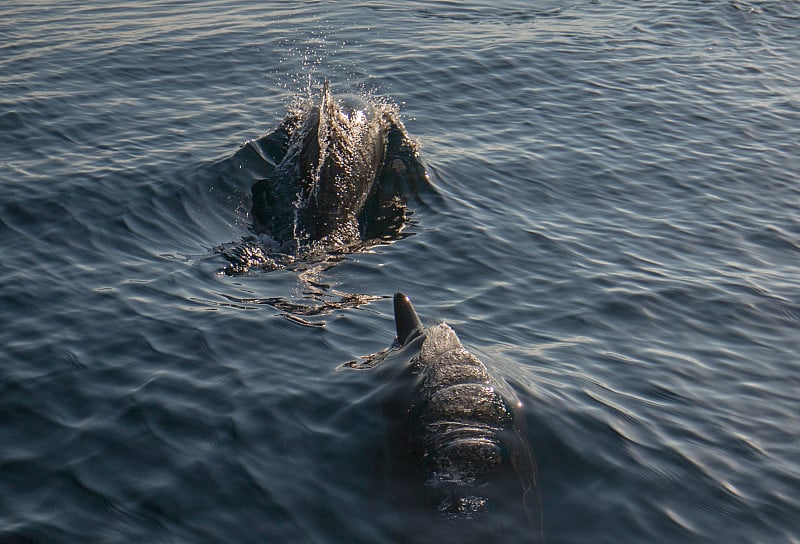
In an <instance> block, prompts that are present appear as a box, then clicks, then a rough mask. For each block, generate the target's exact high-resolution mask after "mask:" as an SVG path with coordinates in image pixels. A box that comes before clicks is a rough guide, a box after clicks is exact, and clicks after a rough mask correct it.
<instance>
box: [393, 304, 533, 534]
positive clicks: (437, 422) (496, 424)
mask: <svg viewBox="0 0 800 544" xmlns="http://www.w3.org/2000/svg"><path fill="white" fill-rule="evenodd" d="M394 316H395V325H396V329H397V340H396V342H397V348H398V349H399V350H411V351H412V352H413V353H414V355H413V357H412V358H411V359H410V361H411V365H412V368H413V374H414V375H415V377H416V379H415V382H416V384H415V392H414V394H413V395H411V396H410V399H411V400H410V406H408V407H407V408H406V409H405V410H404V412H405V416H403V417H404V418H405V419H406V422H405V423H404V425H403V426H404V427H405V429H407V433H408V435H410V436H411V437H412V438H411V444H410V451H411V452H412V455H413V456H414V457H415V458H416V459H417V461H416V463H415V464H417V465H418V466H420V467H421V468H422V477H423V478H424V480H425V486H426V487H427V488H428V489H429V490H430V491H432V493H433V495H434V502H435V503H436V505H437V506H436V508H437V510H438V511H439V512H440V513H441V514H442V515H444V516H445V517H447V518H464V517H466V518H472V517H477V516H479V515H481V514H482V513H484V512H485V511H487V510H489V509H491V508H493V503H494V502H496V500H497V498H498V496H501V495H505V494H508V493H509V490H510V489H511V490H514V489H516V491H517V492H519V493H520V494H519V495H517V498H516V503H517V505H519V506H522V509H523V511H524V514H525V516H526V517H527V520H528V524H529V525H530V526H533V525H534V524H535V522H534V521H533V520H532V519H531V516H530V513H529V511H528V508H527V501H528V497H529V493H530V492H531V491H533V488H534V483H535V467H534V464H533V459H532V456H531V453H530V449H529V446H528V443H527V439H526V433H525V429H524V422H523V421H522V417H521V412H520V410H519V408H520V403H519V402H518V401H517V402H515V401H512V400H509V398H508V397H507V396H503V395H502V394H501V393H500V389H501V388H500V385H499V383H498V382H497V381H496V380H494V379H493V378H492V376H491V375H490V374H489V372H488V370H487V369H486V366H484V364H483V363H482V362H481V361H480V360H479V359H478V358H477V357H475V356H474V355H473V354H471V353H470V352H468V351H467V350H466V349H465V348H464V347H463V346H462V344H461V342H460V340H459V339H458V337H457V336H456V334H455V332H454V331H453V329H451V328H450V327H449V326H448V325H446V324H444V323H442V324H439V325H436V326H434V327H430V328H425V327H423V325H422V323H421V321H420V319H419V316H418V315H417V313H416V311H415V310H414V307H413V306H412V305H411V301H410V300H409V299H408V297H407V296H405V295H404V294H402V293H397V294H395V296H394ZM501 482H503V483H501ZM511 493H512V494H515V493H514V492H513V491H511ZM503 499H504V500H505V501H506V502H507V501H508V500H509V498H508V497H503Z"/></svg>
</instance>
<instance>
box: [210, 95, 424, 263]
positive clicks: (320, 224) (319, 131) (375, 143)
mask: <svg viewBox="0 0 800 544" xmlns="http://www.w3.org/2000/svg"><path fill="white" fill-rule="evenodd" d="M231 162H232V167H234V168H239V169H241V170H244V171H245V172H249V173H252V175H253V177H254V183H253V185H252V189H251V193H252V205H251V216H252V229H253V231H254V232H255V233H256V234H257V235H259V237H258V238H257V240H258V241H257V243H256V244H255V247H254V244H252V243H250V244H244V245H242V244H234V245H231V246H229V247H227V248H223V251H222V252H223V253H224V254H225V255H226V257H228V259H229V260H231V262H232V271H233V272H234V273H235V272H242V271H246V270H247V269H248V268H249V267H250V265H251V264H252V263H251V262H249V261H250V260H253V259H254V256H255V257H258V256H259V255H265V254H289V255H291V256H293V257H300V258H303V256H305V255H308V254H318V253H320V252H325V251H342V250H345V251H347V250H348V248H353V247H357V246H358V244H361V243H368V242H370V241H374V240H379V241H380V240H393V239H397V238H399V237H401V235H400V231H401V230H402V228H403V226H404V223H405V221H406V218H407V211H406V203H407V199H408V197H409V196H413V195H415V194H416V193H417V192H418V191H419V190H420V188H421V187H422V186H424V185H426V184H427V174H426V172H425V168H424V166H423V165H422V163H421V162H420V159H419V154H418V151H417V146H416V144H415V143H414V142H413V141H411V139H410V138H409V137H408V134H407V133H406V131H405V127H404V126H403V124H402V122H401V121H400V118H399V115H398V112H397V109H396V107H394V106H391V105H388V104H385V103H379V102H377V101H374V100H369V99H367V98H365V97H361V96H356V95H343V96H335V95H333V94H332V93H331V91H330V88H329V85H328V82H327V81H326V82H325V84H324V86H323V89H322V91H321V93H320V96H319V99H318V100H317V101H313V102H312V101H308V102H306V103H303V104H301V105H300V106H298V107H297V108H294V109H292V110H291V111H290V112H289V113H288V114H287V115H286V117H285V118H284V119H283V121H282V122H281V123H280V125H279V126H278V127H277V128H276V129H275V130H274V131H272V132H270V133H269V134H266V135H265V136H263V137H261V138H259V139H257V140H251V141H248V142H246V143H245V144H244V146H243V147H242V148H241V149H240V150H239V151H238V152H237V153H236V155H235V156H234V157H233V158H232V159H231ZM252 241H253V240H250V242H252ZM256 260H257V259H256Z"/></svg>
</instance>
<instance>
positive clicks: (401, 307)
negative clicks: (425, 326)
mask: <svg viewBox="0 0 800 544" xmlns="http://www.w3.org/2000/svg"><path fill="white" fill-rule="evenodd" d="M394 323H395V326H396V327H397V342H398V343H399V344H400V345H401V346H405V345H406V344H408V342H410V341H411V339H412V338H415V337H416V336H418V335H419V334H421V333H422V322H421V321H420V320H419V316H418V315H417V312H416V310H414V306H412V305H411V301H410V300H409V299H408V297H407V296H406V295H404V294H403V293H395V295H394Z"/></svg>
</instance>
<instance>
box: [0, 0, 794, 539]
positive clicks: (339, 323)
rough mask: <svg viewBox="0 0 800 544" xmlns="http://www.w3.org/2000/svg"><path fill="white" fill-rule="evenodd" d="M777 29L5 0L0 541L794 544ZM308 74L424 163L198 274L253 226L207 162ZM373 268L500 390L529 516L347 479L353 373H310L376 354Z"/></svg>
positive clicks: (298, 88)
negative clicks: (239, 261)
mask: <svg viewBox="0 0 800 544" xmlns="http://www.w3.org/2000/svg"><path fill="white" fill-rule="evenodd" d="M799 28H800V3H798V2H797V1H794V0H792V1H784V2H766V1H764V2H761V1H744V0H734V1H730V0H714V1H707V2H688V1H679V0H666V1H660V2H650V1H642V2H625V3H622V2H605V1H580V0H572V1H571V0H561V1H557V0H548V1H543V2H535V1H527V0H526V1H522V0H492V1H489V0H485V1H478V0H467V1H463V2H456V1H448V0H438V1H403V2H397V1H386V0H380V1H378V2H356V1H336V2H334V1H330V2H321V1H320V2H300V1H281V2H274V1H272V2H270V1H260V2H250V1H236V2H234V1H231V0H209V1H201V2H183V1H180V2H178V1H163V2H148V1H138V0H137V1H135V2H134V1H128V2H104V1H101V0H98V1H93V2H88V3H87V2H74V1H65V2H41V1H34V2H15V1H6V2H3V3H2V5H0V152H1V154H0V249H2V259H0V348H2V349H0V542H3V543H6V542H8V543H17V542H21V543H29V542H32V543H39V542H42V543H50V542H102V543H129V542H154V543H155V542H163V543H183V542H187V543H189V542H192V543H195V542H231V543H248V542H253V543H256V542H258V543H264V542H281V543H282V542H303V543H305V542H309V543H334V542H335V543H339V542H341V543H344V542H347V543H353V542H365V543H366V542H370V543H372V542H423V541H426V540H429V539H434V538H435V541H436V542H438V543H441V542H447V541H458V542H464V541H467V539H466V538H465V536H468V535H473V534H474V535H477V534H481V535H483V536H482V540H481V542H520V541H527V540H528V539H530V541H534V542H540V541H544V542H547V543H550V544H556V543H586V542H593V543H615V544H618V543H622V542H631V543H641V542H647V543H651V544H652V543H662V542H663V543H667V542H669V543H673V542H683V543H719V542H736V543H756V542H758V543H770V544H776V543H794V544H797V543H798V542H800V423H799V422H798V413H800V400H799V399H800V359H799V358H798V354H799V353H800V219H799V218H800V213H799V212H800V39H798V29H799ZM324 79H328V80H329V81H330V84H331V88H332V89H333V90H334V91H335V92H338V93H356V94H360V95H362V96H365V97H367V96H374V97H381V99H382V100H385V101H388V102H390V103H393V104H395V105H396V106H397V108H398V109H399V111H400V115H401V118H402V120H403V123H404V124H405V127H406V129H407V131H408V134H409V135H410V136H411V137H412V138H413V139H414V140H415V141H416V142H417V143H418V145H419V149H420V156H421V159H422V161H423V162H424V164H425V167H426V169H427V171H428V174H429V176H430V185H431V187H430V188H428V189H426V190H425V191H422V192H421V193H420V194H419V196H418V198H416V199H414V200H412V201H411V202H410V203H409V211H410V212H411V213H412V215H411V220H410V222H409V224H408V225H406V228H405V230H404V234H405V235H406V236H405V237H403V238H402V239H399V240H397V241H395V242H393V243H386V244H381V245H377V246H373V247H371V248H365V250H364V251H359V252H351V253H349V254H345V255H340V256H339V257H338V258H337V259H335V261H327V262H326V263H325V265H324V266H322V265H320V264H319V263H306V264H304V263H297V264H296V265H294V266H289V267H286V268H284V269H279V270H272V271H264V270H261V271H259V270H255V271H251V272H249V273H246V274H241V275H233V276H231V275H227V274H225V273H224V272H223V270H224V268H225V267H226V265H227V264H228V262H227V260H226V258H225V255H224V254H223V253H221V252H220V250H219V248H220V247H221V246H224V245H225V244H229V243H231V242H236V241H237V240H241V239H243V237H246V236H248V234H250V233H251V228H252V221H251V218H250V217H249V213H250V183H248V182H245V181H243V180H241V179H237V178H236V177H235V176H234V177H231V176H226V175H222V174H221V172H222V169H221V168H220V164H225V163H226V161H227V160H229V159H230V157H232V156H233V155H234V154H235V153H236V152H237V150H238V149H239V148H240V146H241V145H242V143H243V142H245V141H246V140H248V139H252V138H257V137H259V136H261V135H263V134H264V133H266V132H267V131H269V130H271V129H273V128H274V127H275V126H276V125H277V124H278V123H279V122H280V120H281V119H282V118H283V116H284V115H285V114H286V112H287V110H288V109H289V108H290V107H291V106H292V104H294V103H296V102H297V101H298V100H299V99H302V98H303V97H307V96H316V95H317V93H318V92H319V89H320V88H321V85H322V82H323V80H324ZM396 291H401V292H404V293H406V294H408V295H409V297H411V299H412V300H413V302H414V305H415V306H416V308H417V310H418V312H419V314H420V315H421V316H422V318H423V321H424V322H425V323H426V324H427V325H433V324H436V323H439V322H441V321H442V320H445V321H446V322H447V323H448V324H450V326H452V327H453V328H454V329H455V330H456V331H457V333H458V334H459V336H460V338H461V340H462V342H463V343H464V345H465V346H467V347H468V348H469V349H470V350H471V351H472V352H474V353H475V354H477V355H478V356H479V357H480V359H481V360H482V361H483V362H484V363H485V365H486V367H487V368H488V369H489V370H490V371H491V372H492V374H494V375H495V376H496V377H497V378H498V379H499V380H502V381H504V382H505V383H507V384H508V386H509V387H510V388H511V389H512V390H513V392H514V394H515V395H516V396H517V397H518V398H519V399H520V400H521V402H522V404H523V413H524V419H525V424H526V428H527V433H528V440H529V442H530V444H529V447H530V448H531V451H532V452H533V456H534V459H535V463H536V468H537V474H538V476H537V488H536V501H534V502H535V510H536V511H535V515H534V518H535V519H537V520H538V522H539V524H540V527H539V528H538V529H537V530H528V529H526V528H525V527H524V525H523V524H521V523H520V520H518V519H516V518H515V517H513V516H511V515H505V512H503V511H497V512H493V515H492V516H487V517H486V518H480V519H475V520H469V519H467V520H459V521H458V522H452V523H449V524H447V523H445V524H444V525H443V521H442V520H441V519H435V515H434V514H433V513H430V515H426V513H425V512H422V511H420V510H419V509H414V508H412V507H411V506H410V505H407V504H405V503H403V502H402V501H398V500H395V499H396V497H392V493H391V485H387V482H386V481H385V480H386V478H387V477H386V476H385V475H384V474H383V473H382V472H381V471H380V470H376V467H380V465H381V458H385V457H386V455H389V456H391V455H393V453H392V452H387V451H385V450H386V448H385V444H386V443H387V441H386V438H385V434H386V422H385V420H384V419H383V418H382V417H381V412H380V410H379V409H378V407H376V401H375V394H374V392H375V391H377V390H380V388H381V387H382V386H383V385H384V384H381V383H378V382H379V378H380V377H381V374H379V373H375V372H370V371H355V370H351V369H348V368H342V367H340V365H342V363H346V362H348V361H361V360H362V357H364V356H367V355H369V354H374V353H377V352H379V351H380V350H382V349H385V348H387V347H388V346H390V344H391V343H392V341H393V339H394V323H393V316H392V301H391V296H392V294H393V293H395V292H396ZM397 455H402V452H397ZM406 498H408V497H406ZM410 498H411V499H412V502H413V499H414V497H413V496H412V497H410ZM448 535H452V538H450V537H449V536H448ZM487 535H488V536H487Z"/></svg>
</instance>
